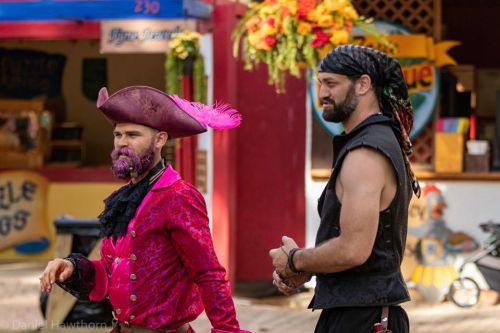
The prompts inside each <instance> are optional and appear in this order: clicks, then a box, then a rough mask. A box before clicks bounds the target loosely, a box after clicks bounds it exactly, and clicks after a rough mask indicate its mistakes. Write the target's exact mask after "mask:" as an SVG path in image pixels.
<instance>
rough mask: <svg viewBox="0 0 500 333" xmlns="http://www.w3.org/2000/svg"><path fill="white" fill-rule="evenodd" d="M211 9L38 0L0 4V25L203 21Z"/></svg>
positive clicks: (176, 2) (188, 0) (178, 0)
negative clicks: (120, 20) (73, 22)
mask: <svg viewBox="0 0 500 333" xmlns="http://www.w3.org/2000/svg"><path fill="white" fill-rule="evenodd" d="M211 13H212V6H211V5H209V4H206V3H202V2H200V1H198V0H64V1H61V0H59V1H58V0H38V1H30V2H20V1H10V2H2V3H0V22H2V21H7V22H16V21H62V20H77V21H90V20H118V19H182V18H186V17H192V18H205V17H209V16H210V15H211Z"/></svg>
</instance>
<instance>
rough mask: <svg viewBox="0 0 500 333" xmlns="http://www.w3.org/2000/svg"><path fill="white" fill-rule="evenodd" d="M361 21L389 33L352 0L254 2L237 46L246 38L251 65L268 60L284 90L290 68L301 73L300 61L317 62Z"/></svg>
mask: <svg viewBox="0 0 500 333" xmlns="http://www.w3.org/2000/svg"><path fill="white" fill-rule="evenodd" d="M354 27H358V28H360V29H362V30H364V31H366V32H367V33H369V34H372V35H375V36H376V37H377V38H378V39H383V37H382V35H381V34H380V33H378V32H377V30H376V29H375V28H374V27H373V26H372V25H371V24H370V21H369V20H367V19H365V18H362V17H360V16H359V15H358V13H357V11H356V9H355V8H354V7H353V5H352V3H351V1H350V0H324V1H319V0H265V1H264V2H262V3H251V4H250V6H249V10H248V11H247V13H246V14H245V15H244V17H243V18H242V19H241V20H240V22H239V24H238V26H237V27H236V29H235V31H234V33H233V41H234V44H233V52H234V55H235V56H238V53H239V47H240V44H241V42H243V57H244V61H245V68H246V69H252V68H254V66H255V65H257V64H258V63H260V62H264V63H266V64H267V65H268V73H269V83H270V84H273V85H275V87H276V89H277V90H278V91H282V90H283V87H284V82H285V79H284V78H285V75H284V74H285V73H286V72H289V73H290V74H292V75H294V76H297V77H299V76H300V67H301V65H303V64H305V65H306V66H309V67H312V68H315V67H316V65H317V63H318V61H319V59H320V58H321V57H322V56H323V55H325V54H326V53H327V52H328V51H330V50H331V49H332V48H334V47H336V46H338V45H341V44H346V43H349V42H350V41H351V33H352V30H353V28H354Z"/></svg>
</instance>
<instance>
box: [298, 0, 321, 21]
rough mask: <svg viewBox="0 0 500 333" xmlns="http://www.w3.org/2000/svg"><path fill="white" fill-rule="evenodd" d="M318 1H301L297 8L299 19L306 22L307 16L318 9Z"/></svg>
mask: <svg viewBox="0 0 500 333" xmlns="http://www.w3.org/2000/svg"><path fill="white" fill-rule="evenodd" d="M316 2H317V0H299V1H298V8H297V18H299V19H303V20H306V19H307V14H309V12H310V11H311V10H313V9H314V8H316Z"/></svg>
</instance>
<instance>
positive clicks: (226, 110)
mask: <svg viewBox="0 0 500 333" xmlns="http://www.w3.org/2000/svg"><path fill="white" fill-rule="evenodd" d="M170 97H171V98H172V99H173V101H174V102H175V104H177V105H178V106H179V107H180V108H181V109H182V110H184V111H185V112H187V113H188V114H190V115H191V116H192V117H194V118H195V119H196V120H198V121H199V122H200V123H201V124H202V125H204V126H208V127H211V128H213V129H229V128H235V127H237V126H238V125H239V124H241V114H240V113H239V112H238V111H237V110H236V109H235V108H233V107H231V106H230V105H228V104H224V103H222V104H220V103H216V104H215V105H214V106H209V105H205V104H202V103H197V102H190V101H187V100H185V99H182V98H180V97H179V96H175V95H174V96H170Z"/></svg>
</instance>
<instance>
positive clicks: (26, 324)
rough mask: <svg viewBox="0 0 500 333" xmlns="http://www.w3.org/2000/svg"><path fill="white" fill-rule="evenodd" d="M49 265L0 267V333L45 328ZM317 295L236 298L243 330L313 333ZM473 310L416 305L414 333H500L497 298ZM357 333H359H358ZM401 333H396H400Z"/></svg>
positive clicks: (201, 327) (201, 328)
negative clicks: (43, 285)
mask: <svg viewBox="0 0 500 333" xmlns="http://www.w3.org/2000/svg"><path fill="white" fill-rule="evenodd" d="M43 266H44V265H33V264H31V265H26V264H24V265H20V264H10V265H0V333H3V332H5V331H12V330H16V331H33V330H36V329H37V328H39V327H41V326H43V324H44V320H43V317H42V314H41V312H40V310H39V305H38V304H39V301H38V297H39V291H38V278H37V277H38V276H39V275H40V272H41V271H42V270H43ZM310 297H311V293H301V294H298V295H294V296H292V297H271V298H265V299H259V300H257V299H250V298H239V297H237V298H235V303H236V306H237V311H238V319H239V321H240V324H241V326H242V327H243V328H245V329H248V330H251V331H253V332H254V333H258V332H269V333H304V332H313V330H314V326H315V323H316V321H317V318H318V316H319V311H315V312H311V311H308V310H306V309H305V308H306V306H307V303H308V301H309V299H310ZM481 297H482V298H483V299H484V300H482V302H481V303H480V304H479V306H477V307H474V308H472V309H459V308H457V307H456V306H454V305H452V304H450V303H448V302H443V303H439V304H436V305H429V304H425V303H423V302H417V301H413V302H410V303H408V304H405V306H404V307H405V309H406V311H407V312H408V315H409V317H410V321H411V332H412V333H471V332H472V333H500V325H499V324H498V320H499V319H498V318H499V317H500V305H493V304H494V303H495V301H494V300H495V299H496V294H493V293H489V294H488V293H486V296H485V297H483V296H481ZM193 327H194V328H195V329H196V331H197V332H198V333H205V332H210V323H209V321H208V319H207V318H206V316H205V315H204V314H203V315H202V316H200V318H198V319H197V320H196V321H195V322H194V323H193ZM353 333H357V332H353ZM395 333H396V332H395Z"/></svg>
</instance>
